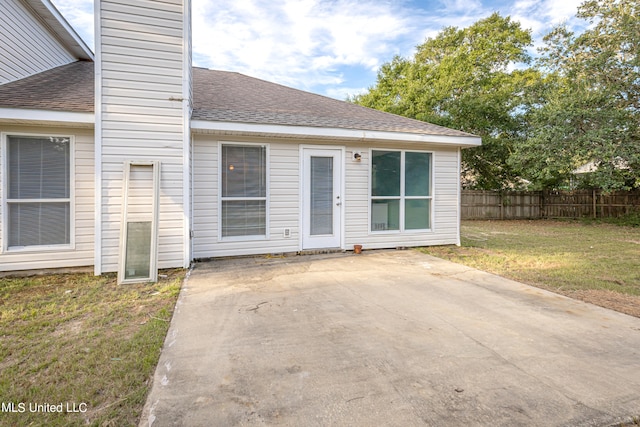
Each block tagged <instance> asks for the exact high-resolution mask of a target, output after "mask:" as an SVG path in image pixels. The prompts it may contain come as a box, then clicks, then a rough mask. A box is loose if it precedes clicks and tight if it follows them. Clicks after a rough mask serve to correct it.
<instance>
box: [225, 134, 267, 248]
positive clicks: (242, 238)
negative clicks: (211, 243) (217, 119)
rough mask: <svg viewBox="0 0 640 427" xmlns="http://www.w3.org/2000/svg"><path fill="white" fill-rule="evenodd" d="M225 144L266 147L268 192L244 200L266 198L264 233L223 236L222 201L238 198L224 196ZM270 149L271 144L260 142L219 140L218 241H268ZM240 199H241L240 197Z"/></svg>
mask: <svg viewBox="0 0 640 427" xmlns="http://www.w3.org/2000/svg"><path fill="white" fill-rule="evenodd" d="M223 145H238V146H256V147H264V149H265V174H266V176H265V185H266V192H265V197H243V198H242V200H264V202H265V219H264V220H265V230H264V233H265V234H264V235H255V236H229V237H222V202H223V201H226V200H236V199H238V198H235V197H231V198H227V197H224V198H223V197H222V146H223ZM269 159H270V149H269V144H265V143H259V142H241V141H218V161H217V165H218V183H217V185H218V188H217V191H218V242H219V243H223V242H254V241H266V240H269V236H270V234H269V223H270V221H269V211H270V208H269V206H270V199H271V198H270V182H271V179H270V178H271V173H270V172H271V169H270V167H271V166H270V165H271V162H270V161H269ZM238 200H239V199H238Z"/></svg>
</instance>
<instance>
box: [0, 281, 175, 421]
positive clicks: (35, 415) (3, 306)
mask: <svg viewBox="0 0 640 427" xmlns="http://www.w3.org/2000/svg"><path fill="white" fill-rule="evenodd" d="M165 276H166V277H163V278H161V279H160V281H159V282H158V283H156V284H140V285H121V286H118V285H117V284H116V279H115V276H114V275H104V276H99V277H95V276H93V275H91V274H60V275H48V276H37V277H28V278H2V279H0V372H1V373H2V375H1V376H0V396H1V399H0V402H3V403H4V404H5V407H4V408H3V412H2V413H0V425H3V426H4V425H6V426H26V425H38V426H40V425H47V426H84V425H95V426H129V425H137V423H138V420H139V417H140V414H141V410H142V407H143V405H144V402H145V398H146V395H147V392H148V389H149V387H150V385H151V379H152V376H153V372H154V370H155V367H156V364H157V362H158V358H159V356H160V350H161V348H162V344H163V342H164V338H165V336H166V332H167V329H168V327H169V321H170V319H171V315H172V313H173V308H174V305H175V301H176V299H177V296H178V293H179V290H180V286H181V284H182V280H183V278H184V271H183V270H173V271H168V272H165ZM9 403H13V404H14V405H15V406H14V410H16V411H18V412H17V413H9V412H7V411H8V409H9V407H8V406H7V404H9ZM20 404H22V405H23V406H21V405H20ZM47 404H48V405H49V406H48V407H47V406H46V405H47ZM60 404H62V408H63V411H64V413H62V414H60V413H57V412H56V413H54V412H47V413H43V412H42V410H43V408H44V409H45V410H47V408H49V410H57V409H59V405H60ZM36 405H41V406H40V407H37V406H36ZM31 410H35V412H31ZM68 410H70V411H73V410H76V411H77V412H75V413H74V412H67V411H68ZM20 411H22V412H20Z"/></svg>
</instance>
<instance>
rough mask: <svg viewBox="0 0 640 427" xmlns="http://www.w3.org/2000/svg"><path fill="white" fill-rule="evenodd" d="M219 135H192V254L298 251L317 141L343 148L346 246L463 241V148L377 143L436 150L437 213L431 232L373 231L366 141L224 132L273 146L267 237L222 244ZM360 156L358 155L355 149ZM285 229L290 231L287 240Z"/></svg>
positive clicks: (381, 146) (434, 157)
mask: <svg viewBox="0 0 640 427" xmlns="http://www.w3.org/2000/svg"><path fill="white" fill-rule="evenodd" d="M219 140H221V138H220V137H214V136H207V135H195V136H194V143H193V156H194V157H193V159H194V160H193V173H194V176H193V180H194V181H193V186H194V192H193V196H194V206H193V209H194V210H193V215H194V216H193V230H194V238H193V256H194V258H210V257H218V256H235V255H250V254H262V253H286V252H296V251H299V250H300V249H301V248H300V224H299V221H300V193H299V188H300V166H299V163H300V149H301V146H308V145H314V146H315V145H317V146H326V147H327V148H331V147H332V146H335V147H346V153H345V155H346V161H345V171H344V176H345V190H346V194H345V197H344V205H343V206H344V207H345V213H344V218H345V226H344V233H345V239H344V240H345V247H344V249H347V250H350V249H352V248H353V245H355V244H361V245H363V246H364V247H365V248H368V249H381V248H396V247H402V246H428V245H441V244H456V243H457V242H458V222H457V221H458V204H459V202H458V199H457V197H458V185H459V182H460V179H459V175H458V163H457V162H458V151H457V148H442V147H441V146H434V145H429V144H399V143H393V142H391V143H388V144H379V145H378V144H377V145H375V147H377V148H388V149H391V148H393V149H405V150H418V151H429V152H431V153H433V163H432V166H433V168H435V169H434V173H433V175H432V176H433V181H434V182H433V188H432V189H433V199H432V200H433V202H432V203H433V205H434V208H433V211H432V212H433V216H432V229H431V230H430V231H406V232H403V233H400V232H398V233H389V234H376V233H371V232H370V231H369V212H370V211H369V203H370V201H369V191H370V189H369V180H370V176H369V175H370V172H369V168H370V161H369V160H370V159H369V156H370V150H371V146H369V145H353V144H352V143H345V144H339V143H337V144H330V143H327V142H322V141H304V143H297V142H294V141H282V140H274V139H260V138H245V139H242V140H237V139H232V138H224V139H222V140H223V141H229V142H233V141H235V142H242V141H244V142H252V143H264V144H268V145H269V159H268V161H269V165H268V167H269V172H270V176H269V212H268V215H269V238H268V239H267V240H259V239H256V240H252V241H248V242H244V241H243V242H225V241H221V240H220V239H219V238H218V216H219V215H218V191H219V190H218V188H219V185H218V167H219V164H218V142H219ZM354 151H357V152H360V153H361V154H362V160H361V161H359V162H356V161H353V160H352V156H353V152H354ZM285 228H290V229H291V237H290V238H284V237H283V232H284V229H285Z"/></svg>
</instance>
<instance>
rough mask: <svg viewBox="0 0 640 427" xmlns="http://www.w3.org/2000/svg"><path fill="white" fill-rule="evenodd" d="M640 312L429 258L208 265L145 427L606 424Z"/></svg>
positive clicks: (630, 358)
mask: <svg viewBox="0 0 640 427" xmlns="http://www.w3.org/2000/svg"><path fill="white" fill-rule="evenodd" d="M633 416H640V319H638V318H634V317H630V316H626V315H623V314H619V313H617V312H614V311H610V310H606V309H603V308H599V307H596V306H593V305H589V304H586V303H582V302H579V301H575V300H572V299H569V298H565V297H562V296H559V295H556V294H553V293H549V292H545V291H543V290H540V289H537V288H533V287H529V286H526V285H523V284H520V283H517V282H513V281H509V280H506V279H503V278H500V277H497V276H494V275H491V274H488V273H484V272H480V271H477V270H473V269H471V268H468V267H464V266H461V265H457V264H453V263H450V262H448V261H443V260H440V259H437V258H433V257H430V256H427V255H423V254H420V253H418V252H416V251H375V252H365V253H363V254H362V255H353V254H339V255H320V256H305V257H287V258H282V259H280V258H277V259H269V258H245V259H233V260H221V261H212V262H208V263H202V264H197V265H196V267H195V269H194V270H193V272H192V274H191V276H190V278H189V279H188V281H187V283H186V284H185V286H184V287H183V289H182V292H181V295H180V298H179V301H178V304H177V306H176V312H175V315H174V319H173V321H172V324H171V329H170V331H169V334H168V336H167V340H166V343H165V346H164V350H163V352H162V356H161V359H160V363H159V365H158V368H157V371H156V374H155V379H154V384H153V389H152V391H151V393H150V395H149V397H148V400H147V405H146V406H145V410H144V413H143V417H142V421H141V425H142V426H147V425H151V426H154V427H155V426H174V425H179V426H182V425H184V426H232V425H242V426H254V425H287V426H326V425H335V426H374V425H375V426H418V425H430V426H449V425H452V426H462V425H464V426H475V425H478V426H487V425H504V426H514V425H523V426H565V425H571V426H574V425H578V426H608V425H612V424H615V423H620V422H625V421H627V422H628V421H631V419H632V417H633Z"/></svg>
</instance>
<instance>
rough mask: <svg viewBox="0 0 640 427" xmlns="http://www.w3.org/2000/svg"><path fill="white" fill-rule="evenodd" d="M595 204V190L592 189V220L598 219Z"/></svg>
mask: <svg viewBox="0 0 640 427" xmlns="http://www.w3.org/2000/svg"><path fill="white" fill-rule="evenodd" d="M596 209H597V204H596V189H595V188H594V189H593V219H596V218H598V212H597V210H596Z"/></svg>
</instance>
